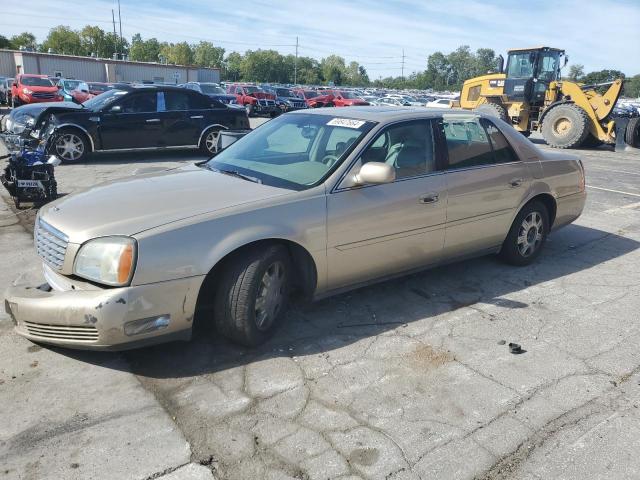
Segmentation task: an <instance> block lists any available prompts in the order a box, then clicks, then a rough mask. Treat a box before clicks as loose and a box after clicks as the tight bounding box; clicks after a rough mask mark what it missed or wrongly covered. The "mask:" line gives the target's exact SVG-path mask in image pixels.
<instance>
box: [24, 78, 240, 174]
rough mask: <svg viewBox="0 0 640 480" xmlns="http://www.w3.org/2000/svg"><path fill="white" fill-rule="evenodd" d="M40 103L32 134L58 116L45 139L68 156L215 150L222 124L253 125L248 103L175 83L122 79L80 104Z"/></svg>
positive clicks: (226, 126) (233, 127)
mask: <svg viewBox="0 0 640 480" xmlns="http://www.w3.org/2000/svg"><path fill="white" fill-rule="evenodd" d="M40 105H41V106H42V111H40V112H39V113H38V114H37V118H36V119H35V121H34V122H33V125H34V126H33V129H34V131H33V133H32V135H35V136H37V135H39V132H44V131H47V130H50V129H47V128H45V126H46V125H47V124H48V122H53V123H54V124H55V125H56V129H55V132H56V135H55V136H52V137H51V138H52V139H54V140H50V139H48V138H45V139H44V140H46V141H55V145H54V146H53V148H52V151H53V152H55V154H56V155H57V156H58V157H60V159H62V160H63V161H65V162H78V161H81V160H83V159H84V158H86V156H87V155H88V154H90V153H92V152H101V151H114V150H139V149H167V148H200V149H201V150H203V152H205V153H215V152H216V147H217V143H218V132H219V131H220V130H223V129H224V130H226V129H231V130H245V129H248V128H249V118H248V117H247V113H246V111H245V110H244V109H243V108H238V107H234V106H233V105H226V104H224V103H222V102H219V101H217V100H214V99H211V98H209V97H208V96H206V95H203V94H201V93H198V92H194V91H190V90H186V89H184V88H179V87H170V86H157V85H133V86H132V85H124V84H117V85H115V88H113V89H112V90H109V91H107V92H105V93H102V94H100V95H98V96H96V97H94V98H92V99H90V100H88V101H86V102H85V103H83V104H81V105H74V104H68V103H60V102H58V103H57V104H56V103H47V104H40ZM72 105H73V106H72ZM31 113H32V114H33V112H31ZM40 135H42V134H40Z"/></svg>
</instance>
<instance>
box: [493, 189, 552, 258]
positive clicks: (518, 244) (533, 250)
mask: <svg viewBox="0 0 640 480" xmlns="http://www.w3.org/2000/svg"><path fill="white" fill-rule="evenodd" d="M548 232H549V212H548V211H547V207H545V206H544V205H543V204H542V203H541V202H538V201H534V202H530V203H528V204H527V205H525V206H524V207H523V208H522V210H520V213H518V215H517V216H516V219H515V220H514V221H513V224H512V225H511V228H510V229H509V233H508V234H507V238H506V239H505V241H504V243H503V244H502V249H501V250H500V256H501V257H502V259H503V260H504V261H505V262H507V263H509V264H511V265H516V266H524V265H529V264H530V263H532V262H533V261H534V260H535V259H536V258H538V255H540V252H541V251H542V247H543V246H544V243H545V242H546V240H547V234H548Z"/></svg>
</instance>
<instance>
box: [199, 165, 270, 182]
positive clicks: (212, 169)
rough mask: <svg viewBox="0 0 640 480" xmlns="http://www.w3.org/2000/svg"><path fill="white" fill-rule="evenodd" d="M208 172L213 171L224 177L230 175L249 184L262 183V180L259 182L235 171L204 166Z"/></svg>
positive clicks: (257, 179)
mask: <svg viewBox="0 0 640 480" xmlns="http://www.w3.org/2000/svg"><path fill="white" fill-rule="evenodd" d="M205 166H206V167H207V168H208V169H209V170H211V171H214V172H218V173H223V174H225V175H231V176H232V177H237V178H242V179H243V180H248V181H250V182H253V183H262V180H260V179H259V178H256V177H252V176H250V175H245V174H244V173H240V172H238V171H237V170H223V169H220V168H215V167H210V166H207V165H205Z"/></svg>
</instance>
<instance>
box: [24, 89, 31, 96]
mask: <svg viewBox="0 0 640 480" xmlns="http://www.w3.org/2000/svg"><path fill="white" fill-rule="evenodd" d="M22 93H24V94H25V95H31V94H32V93H33V92H32V91H31V90H29V89H28V88H23V89H22Z"/></svg>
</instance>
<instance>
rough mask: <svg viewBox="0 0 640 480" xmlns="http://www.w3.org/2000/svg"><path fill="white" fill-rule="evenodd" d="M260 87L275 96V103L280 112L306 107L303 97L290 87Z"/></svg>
mask: <svg viewBox="0 0 640 480" xmlns="http://www.w3.org/2000/svg"><path fill="white" fill-rule="evenodd" d="M262 88H263V90H267V91H269V92H271V93H273V94H274V95H275V96H276V104H277V105H278V107H280V110H282V112H292V111H294V110H301V109H303V108H307V102H306V101H305V100H304V98H300V97H298V96H297V95H296V94H295V93H293V92H292V91H291V89H290V88H286V87H272V86H263V87H262Z"/></svg>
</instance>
